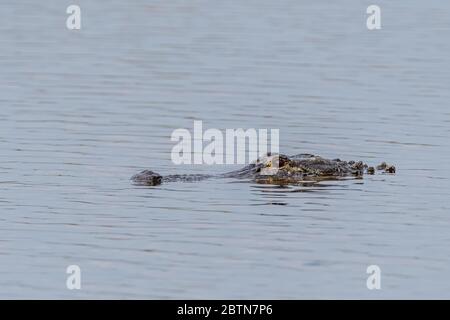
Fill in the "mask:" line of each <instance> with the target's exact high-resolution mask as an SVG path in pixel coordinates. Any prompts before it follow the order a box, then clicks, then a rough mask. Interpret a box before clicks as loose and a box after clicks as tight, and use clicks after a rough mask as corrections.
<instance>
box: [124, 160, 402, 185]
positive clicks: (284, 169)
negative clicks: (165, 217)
mask: <svg viewBox="0 0 450 320" xmlns="http://www.w3.org/2000/svg"><path fill="white" fill-rule="evenodd" d="M277 168H278V169H277ZM376 169H377V170H381V171H383V172H386V173H395V167H394V166H390V165H387V164H386V163H385V162H383V163H382V164H380V165H379V166H377V167H376ZM365 173H366V174H374V173H375V168H374V167H369V166H368V165H367V164H365V163H363V162H362V161H357V162H355V161H342V160H340V159H333V160H330V159H325V158H322V157H320V156H315V155H312V154H298V155H295V156H292V157H288V156H285V155H282V154H280V155H270V154H268V155H267V156H266V157H263V158H260V159H258V160H257V161H256V162H254V163H252V164H249V165H247V166H245V167H244V168H242V169H240V170H236V171H231V172H228V173H223V174H218V175H206V174H205V175H204V174H181V175H180V174H174V175H168V176H161V175H159V174H157V173H155V172H153V171H150V170H144V171H142V172H140V173H138V174H136V175H134V176H133V177H132V178H131V180H132V181H133V183H134V184H136V185H143V186H156V185H159V184H161V183H166V182H178V181H181V182H193V181H200V180H205V179H210V178H236V179H249V180H251V181H254V182H257V183H268V184H298V183H301V182H304V181H314V180H329V179H340V178H343V177H362V176H363V175H364V174H365Z"/></svg>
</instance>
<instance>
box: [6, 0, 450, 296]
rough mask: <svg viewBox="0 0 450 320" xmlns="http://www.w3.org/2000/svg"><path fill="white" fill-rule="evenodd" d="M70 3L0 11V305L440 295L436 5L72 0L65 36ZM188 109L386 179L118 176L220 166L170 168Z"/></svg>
mask: <svg viewBox="0 0 450 320" xmlns="http://www.w3.org/2000/svg"><path fill="white" fill-rule="evenodd" d="M70 4H71V3H70V2H68V1H62V2H61V1H56V0H54V1H52V0H41V1H38V2H36V1H31V0H18V1H6V2H5V1H3V2H2V4H1V5H0V8H1V10H0V21H1V24H0V48H1V50H0V89H1V91H0V148H1V153H0V213H1V214H0V297H1V298H358V297H361V298H449V292H450V281H449V280H448V279H447V275H448V274H449V273H450V249H449V244H450V232H449V228H450V220H449V213H450V204H449V201H448V194H449V190H450V170H449V169H450V168H449V162H450V152H449V147H450V142H449V141H450V130H449V123H450V111H449V108H448V101H449V98H450V90H449V84H450V58H449V57H450V55H449V52H450V42H448V41H447V40H446V39H450V27H449V21H450V5H448V4H447V3H444V2H443V1H437V0H431V1H426V2H424V1H418V0H415V1H396V2H395V3H393V2H391V1H384V0H380V1H377V4H378V5H380V6H381V8H382V30H378V31H368V30H367V28H366V25H365V19H366V14H365V10H366V8H367V6H368V5H370V4H372V2H369V1H356V0H353V1H350V0H347V1H333V2H332V1H298V0H296V1H294V0H291V1H285V0H283V1H265V0H263V1H261V0H258V1H256V0H254V1H253V0H246V1H234V0H232V1H206V0H201V1H197V0H194V1H189V2H187V1H144V0H134V1H126V2H124V1H119V0H113V1H106V0H97V1H95V2H94V1H86V0H79V1H77V4H79V5H80V6H81V9H82V30H80V31H69V30H67V29H66V27H65V19H66V17H67V15H66V14H65V10H66V7H67V6H68V5H70ZM195 119H197V120H202V121H203V123H204V126H205V127H206V128H218V129H226V128H279V129H280V143H281V151H282V152H283V153H286V154H296V153H302V152H308V153H316V154H320V155H322V156H326V157H331V158H337V157H339V158H341V159H355V160H359V159H361V160H364V161H365V162H368V163H369V164H378V163H380V162H381V161H384V160H386V161H388V162H391V163H394V164H395V165H396V166H397V168H398V172H397V174H396V175H394V176H392V175H376V176H368V177H364V179H362V180H346V181H339V182H326V183H320V184H318V185H315V186H311V187H301V186H288V187H277V186H269V185H256V184H251V183H246V182H245V183H239V182H236V181H233V180H210V181H204V182H199V183H172V184H167V185H162V186H160V187H157V188H143V187H136V186H133V185H131V184H130V181H129V177H130V176H131V175H133V174H134V173H136V172H137V171H139V170H142V169H146V168H149V169H152V170H154V171H157V172H159V173H162V174H168V173H175V172H178V173H179V172H182V173H184V172H188V173H210V172H224V171H226V170H228V169H229V168H227V167H224V166H183V167H178V166H175V165H174V164H173V163H172V162H171V159H170V152H171V149H172V147H173V145H174V144H173V143H172V142H171V141H170V135H171V133H172V131H173V130H174V129H177V128H188V129H191V128H192V125H193V121H194V120H195ZM71 264H76V265H79V266H80V267H81V270H82V290H80V291H69V290H67V288H66V283H65V282H66V276H67V275H66V273H65V270H66V267H67V266H68V265H71ZM371 264H376V265H378V266H380V268H381V270H382V290H379V291H370V290H368V289H367V288H366V277H367V274H366V268H367V266H368V265H371Z"/></svg>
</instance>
